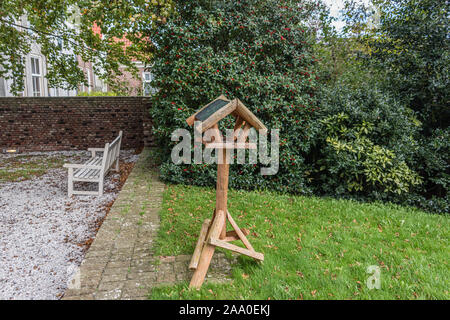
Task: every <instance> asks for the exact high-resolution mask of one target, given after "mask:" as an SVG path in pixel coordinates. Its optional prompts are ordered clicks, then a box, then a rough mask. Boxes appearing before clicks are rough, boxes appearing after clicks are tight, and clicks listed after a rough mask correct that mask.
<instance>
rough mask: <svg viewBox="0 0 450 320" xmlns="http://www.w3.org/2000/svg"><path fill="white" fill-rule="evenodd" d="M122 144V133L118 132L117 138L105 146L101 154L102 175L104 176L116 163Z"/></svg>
mask: <svg viewBox="0 0 450 320" xmlns="http://www.w3.org/2000/svg"><path fill="white" fill-rule="evenodd" d="M121 144H122V131H120V132H119V136H118V137H117V138H115V139H114V140H113V142H111V143H107V144H105V151H104V152H103V162H102V173H103V175H106V174H107V173H108V171H109V169H111V167H112V165H113V164H114V163H115V162H116V160H117V158H118V157H119V154H120V145H121Z"/></svg>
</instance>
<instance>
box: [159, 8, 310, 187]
mask: <svg viewBox="0 0 450 320" xmlns="http://www.w3.org/2000/svg"><path fill="white" fill-rule="evenodd" d="M317 12H318V8H317V6H316V4H314V3H310V2H309V1H278V0H277V1H273V0H268V1H256V0H245V1H189V2H188V3H186V2H180V3H179V4H178V6H177V15H176V16H175V17H174V18H172V19H169V20H168V21H167V23H166V24H164V25H161V27H160V28H158V33H157V34H155V35H153V36H154V38H155V39H156V40H155V41H156V43H157V48H158V49H159V50H158V51H157V52H156V53H155V60H154V66H153V69H152V70H153V72H154V74H155V79H156V80H155V83H154V86H155V87H158V88H161V89H160V91H159V92H158V93H157V94H156V96H155V101H154V104H153V108H152V109H151V113H152V116H153V120H154V132H155V136H156V138H157V139H158V140H159V142H160V145H163V146H164V150H163V154H164V155H165V159H166V161H165V163H164V165H163V167H162V176H163V178H164V179H165V180H167V181H171V182H185V183H193V184H197V185H213V184H214V181H215V174H216V173H215V170H216V169H215V166H212V165H211V166H204V165H185V166H176V165H173V164H172V163H171V162H170V160H169V159H168V158H169V156H170V150H171V148H172V146H173V145H174V144H173V143H168V142H170V135H171V133H172V131H173V130H174V129H176V128H186V127H187V126H186V122H185V119H186V118H187V117H188V116H190V115H191V114H192V113H194V112H195V111H196V110H197V109H198V108H200V107H201V106H203V105H204V104H206V103H207V102H209V101H211V100H212V99H214V98H216V97H217V96H218V95H220V94H222V93H223V94H225V95H226V96H228V97H229V98H239V99H241V100H242V101H243V103H244V104H245V105H246V106H247V107H248V108H249V109H250V110H251V111H252V112H254V113H255V114H256V116H257V117H258V118H259V119H261V121H262V122H263V123H264V124H265V125H266V126H267V127H268V128H269V129H272V128H279V129H281V132H280V138H281V140H282V141H281V142H282V143H281V147H280V169H279V172H278V174H277V175H275V176H261V175H260V174H259V172H260V166H259V165H256V166H253V165H233V166H232V168H231V170H230V174H231V176H230V186H232V187H241V188H248V189H250V188H254V187H255V186H258V187H261V188H271V189H275V190H279V191H289V192H295V193H307V192H309V190H310V189H309V188H308V187H307V185H306V181H305V179H306V176H305V171H306V170H305V164H304V154H305V153H307V152H308V150H309V147H310V138H309V137H310V136H311V134H310V129H311V128H310V125H311V119H312V118H313V117H314V114H315V112H316V111H317V103H316V99H315V92H316V88H317V79H316V76H315V74H314V71H313V68H314V64H315V63H316V62H317V59H316V58H315V57H314V56H313V54H312V50H311V48H312V45H311V41H312V39H313V38H314V35H313V30H311V28H309V27H308V26H307V25H306V24H305V21H308V19H309V18H311V17H312V16H313V15H314V14H316V13H317ZM225 125H226V126H227V127H230V125H231V123H229V122H225ZM190 130H192V129H190Z"/></svg>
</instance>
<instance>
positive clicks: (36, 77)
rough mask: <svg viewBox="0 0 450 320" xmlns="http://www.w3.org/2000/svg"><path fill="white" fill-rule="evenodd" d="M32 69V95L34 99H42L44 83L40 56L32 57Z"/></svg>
mask: <svg viewBox="0 0 450 320" xmlns="http://www.w3.org/2000/svg"><path fill="white" fill-rule="evenodd" d="M33 60H34V61H33ZM30 67H31V90H32V95H33V97H42V89H43V85H42V84H43V83H42V66H41V57H39V56H30ZM36 67H37V68H36ZM36 69H37V70H36ZM36 71H38V72H36ZM37 87H39V88H38V90H36V89H37Z"/></svg>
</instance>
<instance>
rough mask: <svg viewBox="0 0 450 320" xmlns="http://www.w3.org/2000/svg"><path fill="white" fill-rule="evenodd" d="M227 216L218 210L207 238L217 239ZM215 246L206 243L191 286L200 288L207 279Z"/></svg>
mask: <svg viewBox="0 0 450 320" xmlns="http://www.w3.org/2000/svg"><path fill="white" fill-rule="evenodd" d="M224 218H225V212H224V211H222V210H217V211H216V216H215V218H214V221H213V223H212V225H211V228H210V230H209V234H208V237H207V239H217V238H219V236H220V233H221V231H222V229H223V221H224ZM215 248H216V247H215V246H213V245H211V244H208V240H207V243H206V244H205V245H204V247H203V250H202V254H201V255H200V260H199V262H198V266H197V269H196V270H195V272H194V275H193V276H192V279H191V283H190V284H189V287H190V288H200V287H201V286H202V284H203V281H205V276H206V272H207V271H208V268H209V264H210V263H211V259H212V256H213V255H214V250H215Z"/></svg>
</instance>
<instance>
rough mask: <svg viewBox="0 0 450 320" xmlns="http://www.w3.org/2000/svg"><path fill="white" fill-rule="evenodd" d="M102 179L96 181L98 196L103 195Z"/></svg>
mask: <svg viewBox="0 0 450 320" xmlns="http://www.w3.org/2000/svg"><path fill="white" fill-rule="evenodd" d="M103 179H104V178H103V177H101V176H100V180H99V181H98V195H99V196H102V195H103Z"/></svg>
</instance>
